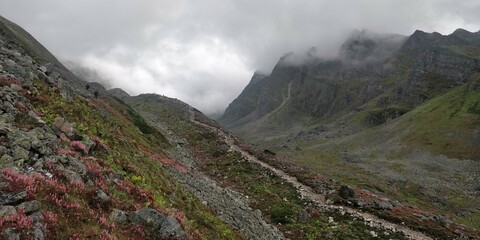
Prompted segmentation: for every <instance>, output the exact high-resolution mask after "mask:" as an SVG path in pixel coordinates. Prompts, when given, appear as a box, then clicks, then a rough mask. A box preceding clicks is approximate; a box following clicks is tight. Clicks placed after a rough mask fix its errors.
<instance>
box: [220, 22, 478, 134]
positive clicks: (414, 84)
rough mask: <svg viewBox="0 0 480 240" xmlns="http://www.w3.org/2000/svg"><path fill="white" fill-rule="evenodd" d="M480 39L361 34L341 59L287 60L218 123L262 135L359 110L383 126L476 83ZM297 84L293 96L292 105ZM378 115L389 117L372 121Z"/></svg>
mask: <svg viewBox="0 0 480 240" xmlns="http://www.w3.org/2000/svg"><path fill="white" fill-rule="evenodd" d="M478 35H479V33H478V32H477V33H470V32H467V31H465V30H457V31H455V32H454V33H452V34H450V35H446V36H444V35H441V34H439V33H425V32H422V31H416V32H415V33H414V34H412V35H411V36H409V37H403V36H399V35H380V34H373V33H369V32H367V31H362V32H355V33H353V34H352V36H351V37H350V38H349V39H348V40H347V41H346V42H345V43H344V44H343V45H342V47H341V49H340V53H339V56H338V59H337V60H322V59H318V58H310V59H309V60H308V61H304V62H303V63H301V64H288V63H289V61H288V58H289V55H286V56H285V57H284V58H282V59H281V60H280V62H279V63H278V64H277V66H276V67H275V68H274V70H273V71H272V73H271V74H270V76H269V77H265V78H262V79H261V80H260V81H252V82H254V83H250V84H249V85H248V86H247V87H246V88H245V90H244V91H243V92H242V93H241V95H240V96H239V97H238V98H237V99H236V100H235V101H234V102H232V104H230V106H229V107H228V108H227V109H226V111H225V114H224V116H223V117H222V118H220V120H219V121H220V122H221V123H222V124H223V125H224V126H226V127H227V128H229V129H231V130H233V131H237V132H242V133H245V134H244V136H246V135H249V133H248V132H249V130H247V128H251V129H252V132H256V131H260V132H262V129H266V127H265V126H278V127H276V128H275V129H274V131H273V132H277V133H278V132H289V131H290V130H291V127H292V126H299V125H300V126H303V127H300V128H297V129H301V128H304V127H308V126H310V125H312V124H315V123H318V122H325V121H326V122H330V121H334V120H335V119H337V118H339V117H342V116H344V115H345V114H349V113H353V112H358V111H363V112H365V114H364V115H366V116H367V117H366V118H364V119H363V122H364V123H367V124H366V125H372V123H374V125H375V124H378V123H383V122H384V121H385V119H388V118H395V117H398V116H400V115H402V114H403V113H405V112H407V111H409V110H410V109H412V108H414V107H416V106H418V105H420V104H422V103H424V102H425V101H427V100H429V99H431V98H433V97H435V96H439V95H440V94H443V93H445V92H447V91H448V90H450V89H452V88H454V87H456V86H459V85H462V84H465V83H467V82H468V81H470V79H471V78H472V76H473V75H474V74H475V73H476V72H478V71H479V66H480V65H479V56H480V52H479V47H478V46H479V45H478ZM290 83H291V85H290V87H291V89H290V90H291V96H292V97H291V98H289V99H286V94H285V93H286V91H287V89H288V86H289V84H290ZM247 96H248V98H247ZM260 100H262V101H260ZM284 100H286V101H287V103H286V104H283V106H282V109H278V107H279V106H281V105H282V102H283V101H284ZM245 102H249V104H244V103H245ZM240 109H241V110H240ZM371 111H375V112H376V113H379V112H380V115H381V116H384V117H381V118H384V119H383V120H381V121H371V119H370V118H369V112H371ZM382 111H383V113H382ZM233 112H242V114H237V115H235V114H232V113H233ZM393 112H394V113H395V114H390V113H393ZM376 113H375V114H376ZM247 126H248V127H247ZM266 132H268V131H265V132H264V133H266Z"/></svg>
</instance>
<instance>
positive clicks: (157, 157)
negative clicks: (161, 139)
mask: <svg viewBox="0 0 480 240" xmlns="http://www.w3.org/2000/svg"><path fill="white" fill-rule="evenodd" d="M148 155H149V156H150V157H151V158H153V159H155V160H157V161H159V162H161V163H162V164H164V165H167V166H170V167H173V168H175V170H177V171H179V172H181V173H188V172H189V170H188V168H187V167H185V166H184V165H183V164H181V163H179V162H177V161H175V160H173V159H170V158H166V157H163V156H160V155H158V154H156V153H152V152H148Z"/></svg>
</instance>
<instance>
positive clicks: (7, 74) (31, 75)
mask: <svg viewBox="0 0 480 240" xmlns="http://www.w3.org/2000/svg"><path fill="white" fill-rule="evenodd" d="M0 33H1V35H0V45H1V47H0V88H1V89H0V98H1V103H0V106H1V108H0V109H1V110H0V113H1V115H0V128H1V131H0V139H1V140H0V145H1V147H0V150H1V152H0V153H1V154H0V155H1V161H0V166H1V169H2V172H1V176H0V182H1V184H0V186H1V187H0V209H1V211H0V234H1V236H2V237H1V238H2V239H19V238H20V239H29V238H32V239H66V238H75V239H87V238H92V239H139V238H149V239H152V238H162V239H178V238H180V239H185V238H187V237H188V238H191V239H205V238H206V239H219V238H225V239H239V238H240V239H241V238H242V236H241V234H240V233H238V232H237V231H235V230H233V229H232V228H231V227H230V226H228V225H226V224H225V223H224V222H223V221H221V220H219V219H218V218H217V217H216V216H215V215H214V214H213V213H212V211H211V209H210V208H208V207H207V206H205V205H203V204H202V203H201V202H200V201H199V200H198V199H197V198H196V197H195V196H194V195H193V194H191V193H190V192H189V191H187V190H186V189H185V187H184V186H183V185H182V184H181V183H179V182H177V181H176V180H174V179H173V178H172V177H171V175H170V174H169V173H168V171H179V172H184V171H185V168H184V166H183V165H180V164H179V163H177V162H176V160H174V159H172V158H171V157H170V156H169V155H168V154H167V151H168V150H169V149H171V148H172V146H171V145H170V144H169V143H168V141H167V140H166V138H165V137H164V135H163V134H162V133H161V132H160V131H158V130H157V129H156V128H154V127H152V126H150V125H149V124H147V123H146V121H145V120H144V119H143V118H142V117H141V116H140V115H139V114H137V113H136V112H135V111H134V110H133V109H131V108H130V107H128V106H126V105H125V104H123V103H122V102H121V101H118V100H116V99H115V98H113V97H111V96H110V95H109V94H108V93H107V92H106V91H105V89H104V88H103V87H102V86H101V85H97V84H92V83H86V82H84V81H83V80H80V79H78V78H76V77H75V76H74V75H73V74H72V73H70V72H69V71H68V70H66V68H64V67H63V65H61V63H59V62H58V61H57V60H56V59H55V58H54V57H53V55H51V54H50V53H49V52H48V51H47V50H46V49H45V48H43V47H42V46H41V45H40V44H38V42H36V41H35V40H34V39H33V38H32V37H31V36H30V35H29V34H28V33H26V32H25V31H23V30H22V29H21V28H19V27H18V26H17V25H14V24H13V23H11V22H9V21H7V20H5V19H3V18H1V19H0ZM169 169H170V170H169Z"/></svg>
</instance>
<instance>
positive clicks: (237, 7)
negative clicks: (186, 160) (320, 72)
mask: <svg viewBox="0 0 480 240" xmlns="http://www.w3.org/2000/svg"><path fill="white" fill-rule="evenodd" d="M0 6H2V7H1V9H0V14H1V15H3V16H5V17H7V18H9V19H11V20H12V21H14V22H16V23H17V24H20V25H22V26H24V27H25V28H26V29H27V30H28V31H29V32H30V33H32V34H33V35H34V36H35V37H36V38H37V39H38V40H40V41H41V42H42V43H44V44H45V45H46V47H47V48H49V49H51V50H53V53H54V54H56V55H57V56H58V57H59V58H60V59H63V60H73V61H77V62H79V63H80V64H82V65H84V66H85V67H88V68H91V69H93V70H95V71H96V72H97V73H98V74H99V75H100V76H101V77H102V78H105V79H108V81H109V82H110V85H111V86H114V87H120V88H122V89H124V90H126V91H127V92H129V93H130V94H139V93H147V92H155V93H159V94H164V95H167V96H170V97H175V98H179V99H182V100H184V101H186V102H188V103H190V104H191V105H193V106H195V107H197V108H199V109H200V110H202V111H204V112H205V113H207V114H212V113H217V112H221V111H223V110H224V109H225V107H226V106H227V104H228V103H230V102H231V101H232V100H233V99H234V98H235V97H236V96H238V94H239V93H240V92H241V90H242V89H243V88H244V87H245V85H246V84H247V83H248V81H249V80H250V77H251V75H253V72H254V71H255V70H261V71H263V72H269V71H271V69H272V68H273V66H274V64H275V63H276V62H277V61H278V59H279V58H280V57H281V56H282V55H284V54H285V53H287V52H305V51H306V50H307V49H309V48H310V47H313V46H314V47H316V51H317V54H318V55H319V56H324V57H331V56H335V55H336V54H337V53H338V49H339V48H340V46H341V44H342V43H343V42H344V40H345V39H346V37H347V36H349V35H350V34H351V33H352V31H353V30H354V29H359V30H361V29H369V30H371V31H373V32H379V33H397V34H403V35H410V34H412V33H413V32H414V31H415V30H416V29H421V30H423V31H427V32H433V31H437V32H440V33H443V34H447V33H451V32H453V31H454V30H455V29H456V28H464V29H467V30H470V31H478V30H479V29H480V15H479V14H478V12H480V2H479V1H476V0H465V1H453V0H425V1H413V0H409V1H382V0H369V1H346V0H343V1H327V0H322V1H316V0H315V1H314V0H311V1H308V0H297V1H293V0H292V1H275V0H263V1H253V0H245V1H233V0H227V1H225V0H202V1H199V0H178V1H167V0H158V1H153V0H139V1H127V0H115V1H114V0H103V1H93V0H84V1H71V0H70V1H53V0H44V1H36V0H23V1H17V0H0Z"/></svg>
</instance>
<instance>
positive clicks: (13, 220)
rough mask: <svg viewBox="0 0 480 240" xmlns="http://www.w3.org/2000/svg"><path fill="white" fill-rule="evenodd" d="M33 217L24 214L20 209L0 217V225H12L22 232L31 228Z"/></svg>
mask: <svg viewBox="0 0 480 240" xmlns="http://www.w3.org/2000/svg"><path fill="white" fill-rule="evenodd" d="M32 223H33V219H32V218H31V217H28V216H27V215H25V212H24V211H22V210H21V209H20V210H18V212H17V214H13V215H5V216H3V217H2V218H0V226H2V227H14V228H15V229H16V230H17V231H19V232H24V231H26V230H29V229H30V228H32Z"/></svg>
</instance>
